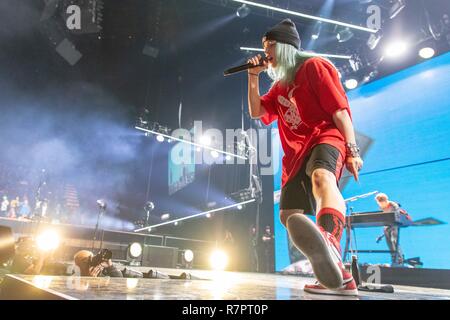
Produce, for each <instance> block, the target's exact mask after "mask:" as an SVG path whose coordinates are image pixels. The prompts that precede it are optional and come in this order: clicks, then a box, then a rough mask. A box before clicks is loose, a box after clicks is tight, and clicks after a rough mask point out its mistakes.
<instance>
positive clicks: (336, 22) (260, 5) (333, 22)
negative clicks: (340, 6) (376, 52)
mask: <svg viewBox="0 0 450 320" xmlns="http://www.w3.org/2000/svg"><path fill="white" fill-rule="evenodd" d="M233 1H234V2H239V3H243V4H248V5H249V6H254V7H258V8H262V9H267V10H272V11H275V12H281V13H283V14H290V15H294V16H297V17H302V18H306V19H312V20H316V21H321V22H326V23H331V24H335V25H339V26H344V27H349V28H353V29H357V30H361V31H366V32H371V33H375V32H376V30H373V29H370V28H366V27H360V26H357V25H354V24H350V23H345V22H341V21H337V20H332V19H327V18H322V17H319V16H313V15H309V14H305V13H301V12H297V11H292V10H286V9H281V8H278V7H274V6H269V5H266V4H262V3H258V2H254V1H247V0H233Z"/></svg>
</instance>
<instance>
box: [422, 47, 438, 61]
mask: <svg viewBox="0 0 450 320" xmlns="http://www.w3.org/2000/svg"><path fill="white" fill-rule="evenodd" d="M434 54H435V52H434V49H433V48H431V47H425V48H422V49H420V50H419V56H420V57H421V58H424V59H429V58H431V57H433V56H434Z"/></svg>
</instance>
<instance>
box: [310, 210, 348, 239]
mask: <svg viewBox="0 0 450 320" xmlns="http://www.w3.org/2000/svg"><path fill="white" fill-rule="evenodd" d="M316 224H317V225H318V226H319V227H320V228H321V229H323V230H325V231H327V232H329V233H331V234H332V235H333V236H334V237H335V238H336V240H337V241H338V242H339V241H341V238H342V231H343V230H344V225H345V219H344V215H343V214H342V213H341V212H339V211H338V210H336V209H333V208H322V209H321V210H320V211H319V213H318V214H317V216H316Z"/></svg>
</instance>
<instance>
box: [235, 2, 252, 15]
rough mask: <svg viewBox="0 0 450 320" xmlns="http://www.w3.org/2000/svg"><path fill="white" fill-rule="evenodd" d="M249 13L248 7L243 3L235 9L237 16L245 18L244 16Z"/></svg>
mask: <svg viewBox="0 0 450 320" xmlns="http://www.w3.org/2000/svg"><path fill="white" fill-rule="evenodd" d="M249 14H250V8H249V7H247V5H246V4H243V5H242V6H240V7H239V8H238V9H237V10H236V15H237V16H238V17H239V18H245V17H246V16H248V15H249Z"/></svg>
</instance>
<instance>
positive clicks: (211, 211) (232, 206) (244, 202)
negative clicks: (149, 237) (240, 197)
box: [134, 199, 256, 232]
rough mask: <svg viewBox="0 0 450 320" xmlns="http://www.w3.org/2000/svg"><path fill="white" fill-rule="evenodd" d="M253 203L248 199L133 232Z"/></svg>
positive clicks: (140, 229) (252, 200) (253, 200)
mask: <svg viewBox="0 0 450 320" xmlns="http://www.w3.org/2000/svg"><path fill="white" fill-rule="evenodd" d="M255 201H256V199H250V200H247V201H243V202H240V203H235V204H231V205H228V206H225V207H220V208H216V209H212V210H208V211H205V212H200V213H196V214H192V215H189V216H187V217H183V218H178V219H177V220H172V221H165V222H161V223H158V224H155V225H152V226H148V227H144V228H139V229H136V230H134V232H139V231H142V230H151V229H152V228H156V227H160V226H164V225H166V224H172V223H174V222H177V221H184V220H188V219H193V218H196V217H200V216H205V215H207V214H208V213H214V212H218V211H225V210H227V209H231V208H235V207H237V206H238V205H244V204H247V203H252V202H255ZM225 213H226V212H225Z"/></svg>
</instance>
